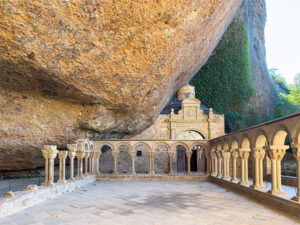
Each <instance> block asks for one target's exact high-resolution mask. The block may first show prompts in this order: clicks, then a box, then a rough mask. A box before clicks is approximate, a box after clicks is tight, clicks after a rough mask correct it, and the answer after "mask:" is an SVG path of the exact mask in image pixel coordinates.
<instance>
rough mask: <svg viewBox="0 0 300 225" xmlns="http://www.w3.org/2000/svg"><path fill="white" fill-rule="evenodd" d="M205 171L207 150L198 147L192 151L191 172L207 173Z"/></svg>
mask: <svg viewBox="0 0 300 225" xmlns="http://www.w3.org/2000/svg"><path fill="white" fill-rule="evenodd" d="M205 171H206V157H205V149H204V147H203V146H201V145H196V146H194V147H193V149H192V156H191V172H199V173H205Z"/></svg>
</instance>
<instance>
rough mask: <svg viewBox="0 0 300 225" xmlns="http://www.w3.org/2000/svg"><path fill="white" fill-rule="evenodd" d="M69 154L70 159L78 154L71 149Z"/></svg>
mask: <svg viewBox="0 0 300 225" xmlns="http://www.w3.org/2000/svg"><path fill="white" fill-rule="evenodd" d="M68 156H69V158H70V159H74V158H75V156H76V152H74V151H69V152H68Z"/></svg>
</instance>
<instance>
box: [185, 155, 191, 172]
mask: <svg viewBox="0 0 300 225" xmlns="http://www.w3.org/2000/svg"><path fill="white" fill-rule="evenodd" d="M191 156H192V151H186V157H187V174H191Z"/></svg>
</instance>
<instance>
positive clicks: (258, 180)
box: [208, 113, 300, 202]
mask: <svg viewBox="0 0 300 225" xmlns="http://www.w3.org/2000/svg"><path fill="white" fill-rule="evenodd" d="M287 139H288V140H289V143H290V145H287V144H286V143H287ZM299 143H300V113H297V114H293V115H290V116H287V117H284V118H281V119H277V120H273V121H270V122H267V123H263V124H260V125H258V126H255V127H251V128H248V129H245V130H241V131H238V132H234V133H231V134H227V135H224V136H221V137H218V138H214V139H211V140H210V141H209V146H210V148H209V154H208V155H210V157H211V160H210V164H211V166H212V169H211V171H210V173H211V176H216V177H218V178H220V179H226V180H229V179H230V176H229V175H230V171H231V176H232V178H231V181H232V182H235V183H238V184H240V185H243V186H249V187H250V188H253V189H265V188H266V187H265V186H264V185H263V176H264V173H266V171H264V169H265V170H266V169H268V168H269V167H271V168H270V169H271V174H272V187H271V189H270V190H269V191H268V193H270V194H272V195H284V194H285V192H284V191H283V190H282V185H281V160H282V159H283V157H284V155H285V153H286V150H287V149H289V148H290V147H291V148H292V149H293V155H294V157H295V159H296V160H297V164H298V169H297V170H298V173H297V176H298V177H297V179H298V191H297V196H295V197H293V198H292V200H295V201H298V202H300V162H299V161H300V153H299V152H300V144H299ZM249 159H250V160H251V167H252V168H253V170H252V171H253V172H252V171H250V172H252V178H253V184H252V185H250V182H249V180H248V176H249V167H250V166H249V163H248V161H249ZM237 160H238V161H239V165H237ZM229 163H231V170H230V164H229ZM264 165H265V166H264ZM264 167H265V168H264ZM237 172H239V179H238V178H237Z"/></svg>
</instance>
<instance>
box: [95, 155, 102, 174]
mask: <svg viewBox="0 0 300 225" xmlns="http://www.w3.org/2000/svg"><path fill="white" fill-rule="evenodd" d="M100 156H101V151H100V152H96V154H95V157H96V165H95V166H96V171H95V173H96V174H100V170H99V158H100Z"/></svg>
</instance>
